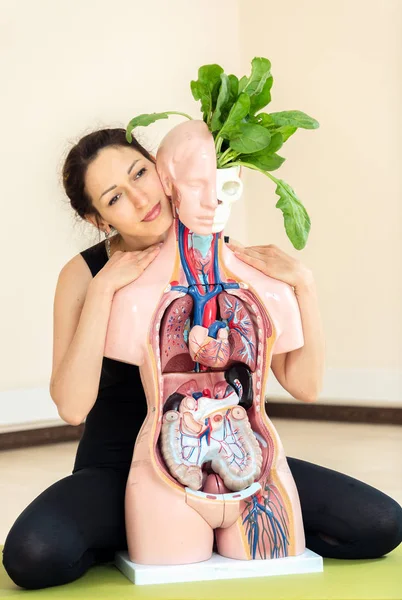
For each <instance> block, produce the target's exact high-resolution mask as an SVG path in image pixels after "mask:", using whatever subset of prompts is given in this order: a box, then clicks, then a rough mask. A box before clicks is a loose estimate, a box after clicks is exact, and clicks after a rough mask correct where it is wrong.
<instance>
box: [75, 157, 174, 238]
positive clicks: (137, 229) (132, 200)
mask: <svg viewBox="0 0 402 600" xmlns="http://www.w3.org/2000/svg"><path fill="white" fill-rule="evenodd" d="M85 189H86V191H87V193H88V194H89V196H90V197H91V199H92V204H93V206H94V207H95V208H96V209H97V210H98V211H99V213H100V215H101V216H102V218H103V219H104V221H105V223H109V224H110V225H112V226H113V227H115V228H116V229H117V231H118V232H119V233H121V234H125V235H127V236H144V237H148V236H158V235H161V234H163V233H164V232H165V231H167V229H169V227H170V225H171V224H172V221H173V216H172V210H171V205H170V201H169V198H168V196H166V194H165V192H164V190H163V187H162V184H161V182H160V179H159V176H158V173H157V171H156V168H155V165H154V163H153V162H152V161H150V160H148V159H146V158H145V157H144V156H143V155H142V154H141V153H140V152H138V151H137V150H135V149H134V148H129V147H124V146H119V147H108V148H104V149H103V150H101V151H100V152H99V154H98V156H97V157H96V158H95V159H94V160H93V161H92V162H91V164H90V165H89V167H88V169H87V172H86V176H85Z"/></svg>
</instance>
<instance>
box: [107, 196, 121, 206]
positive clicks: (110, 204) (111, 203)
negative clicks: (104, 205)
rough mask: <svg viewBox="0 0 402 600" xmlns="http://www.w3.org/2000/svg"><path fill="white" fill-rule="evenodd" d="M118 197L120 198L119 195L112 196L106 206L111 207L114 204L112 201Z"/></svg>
mask: <svg viewBox="0 0 402 600" xmlns="http://www.w3.org/2000/svg"><path fill="white" fill-rule="evenodd" d="M118 196H120V194H117V195H116V196H113V198H112V199H111V200H110V202H109V204H108V206H113V204H114V202H113V201H114V199H115V198H117V197H118Z"/></svg>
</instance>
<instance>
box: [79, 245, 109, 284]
mask: <svg viewBox="0 0 402 600" xmlns="http://www.w3.org/2000/svg"><path fill="white" fill-rule="evenodd" d="M78 256H81V258H83V259H84V261H85V262H86V264H87V265H88V267H89V270H90V271H91V274H92V277H95V275H96V274H97V273H98V272H99V271H100V270H101V269H102V267H104V266H105V264H106V263H107V261H108V255H107V251H106V246H105V240H102V241H100V242H98V243H97V244H94V245H93V246H90V247H89V248H86V249H85V250H82V251H81V252H80V254H79V255H78Z"/></svg>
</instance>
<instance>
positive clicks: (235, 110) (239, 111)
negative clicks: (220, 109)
mask: <svg viewBox="0 0 402 600" xmlns="http://www.w3.org/2000/svg"><path fill="white" fill-rule="evenodd" d="M249 109H250V98H249V96H248V95H247V94H245V93H243V92H242V93H241V94H240V96H239V97H238V98H237V100H236V102H235V103H234V104H233V106H232V108H231V109H230V112H229V115H228V118H227V119H226V121H225V124H224V125H223V127H222V129H221V130H220V132H219V134H218V135H221V136H222V137H223V138H225V139H229V138H230V135H231V134H232V133H233V131H234V130H237V128H238V127H239V125H240V124H241V122H242V120H243V119H244V118H245V117H246V116H247V115H248V111H249Z"/></svg>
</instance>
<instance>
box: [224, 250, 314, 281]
mask: <svg viewBox="0 0 402 600" xmlns="http://www.w3.org/2000/svg"><path fill="white" fill-rule="evenodd" d="M226 245H227V246H228V247H229V248H230V249H231V250H232V251H233V252H234V253H235V255H236V256H237V257H238V258H240V260H242V261H243V262H245V263H247V264H249V265H251V266H252V267H255V268H256V269H258V270H259V271H261V272H262V273H264V274H265V275H268V276H269V277H273V278H274V279H279V280H280V281H283V282H284V283H288V284H289V285H291V286H293V287H294V288H297V287H299V286H302V285H308V284H309V283H312V282H313V280H314V278H313V274H312V272H311V270H310V269H309V268H308V267H306V266H305V265H304V264H303V263H302V262H301V261H300V260H298V259H297V258H293V257H292V256H289V255H288V254H286V253H285V252H283V250H281V249H280V248H278V246H275V245H274V244H269V245H268V246H249V247H245V246H243V245H242V244H240V243H239V242H237V241H235V240H232V239H230V242H228V243H227V244H226Z"/></svg>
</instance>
